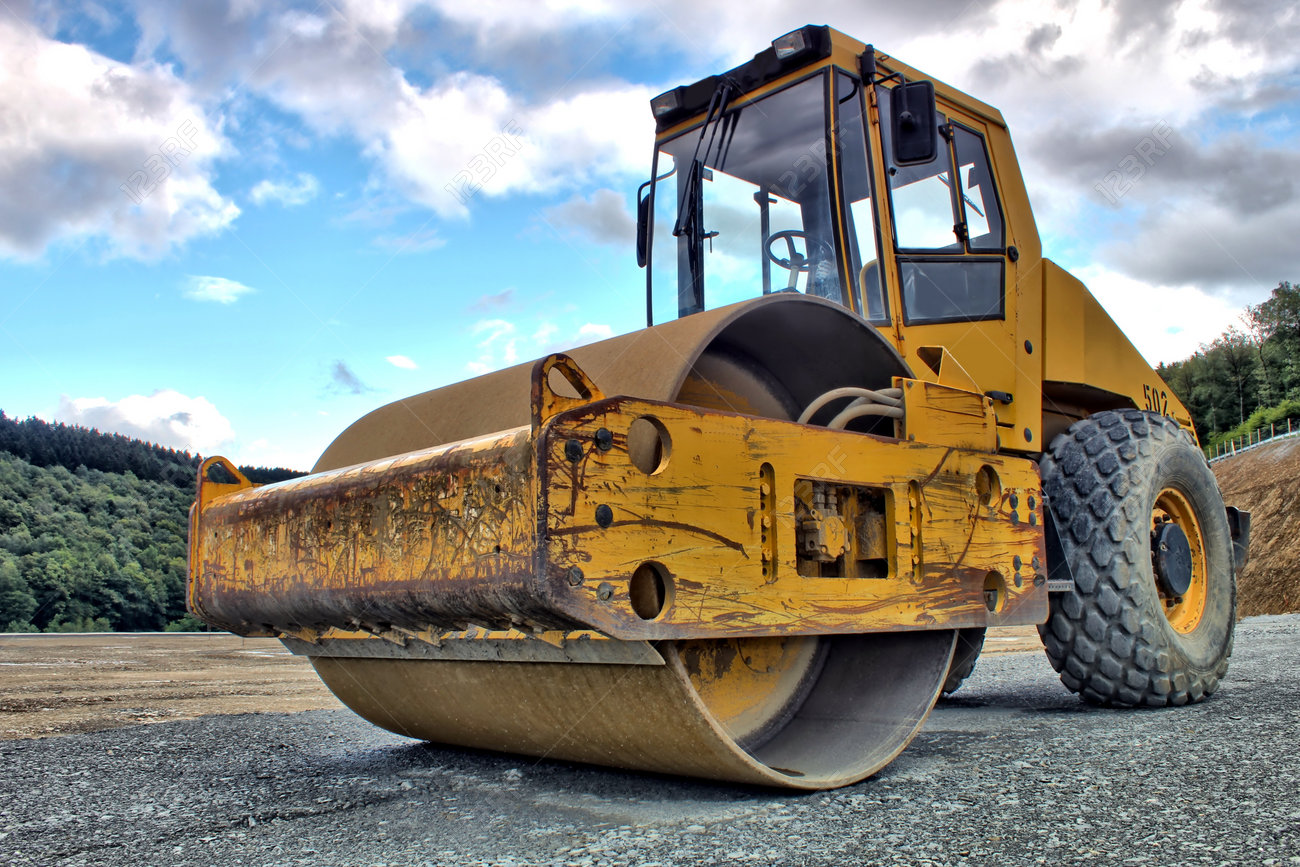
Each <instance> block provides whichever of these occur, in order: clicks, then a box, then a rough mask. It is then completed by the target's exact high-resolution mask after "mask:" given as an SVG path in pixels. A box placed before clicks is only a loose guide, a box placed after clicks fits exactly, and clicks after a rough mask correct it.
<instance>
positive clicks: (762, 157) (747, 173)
mask: <svg viewBox="0 0 1300 867" xmlns="http://www.w3.org/2000/svg"><path fill="white" fill-rule="evenodd" d="M825 90H826V77H825V76H824V75H815V76H813V77H811V78H807V79H804V80H803V81H801V82H799V83H797V84H793V85H790V86H789V87H786V88H783V89H782V90H779V91H776V92H775V93H772V94H769V95H768V96H765V97H763V98H762V99H759V100H756V101H753V102H749V103H745V104H743V105H740V106H739V107H736V108H728V109H726V110H725V111H722V112H721V113H720V114H719V115H718V116H717V117H716V118H715V119H713V120H712V121H711V122H710V123H708V124H707V126H705V127H703V128H701V127H695V128H693V129H690V130H687V131H686V132H684V133H682V134H681V135H678V136H677V137H675V138H672V139H669V140H668V141H666V142H663V143H662V144H661V145H660V147H659V152H658V154H657V157H656V166H655V174H656V176H657V181H656V189H655V192H654V236H653V247H652V255H651V257H650V267H651V269H652V278H651V279H652V287H653V290H652V313H653V317H654V321H655V322H664V321H667V320H669V319H675V318H677V317H679V316H685V315H688V314H690V313H696V312H699V311H700V310H706V309H713V308H715V307H721V306H723V305H725V304H732V303H734V302H737V301H743V300H745V299H747V298H753V297H755V296H756V295H759V294H768V293H771V292H782V291H790V292H804V293H807V294H810V295H817V296H820V297H822V298H828V299H831V300H833V301H836V302H838V303H840V304H846V305H847V301H846V299H845V297H844V291H843V287H842V286H841V281H840V273H839V265H838V260H837V257H836V253H835V241H834V228H833V227H834V221H833V219H832V210H831V195H830V185H829V184H830V172H829V171H828V168H827V147H826V94H825Z"/></svg>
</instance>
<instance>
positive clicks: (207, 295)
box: [184, 276, 257, 304]
mask: <svg viewBox="0 0 1300 867" xmlns="http://www.w3.org/2000/svg"><path fill="white" fill-rule="evenodd" d="M256 291H257V290H256V289H254V288H253V287H251V286H245V285H244V284H243V283H239V282H237V281H235V280H227V279H226V278H225V277H206V276H199V277H190V278H189V279H188V280H187V281H186V285H185V290H184V294H185V297H186V298H189V299H190V300H192V301H213V302H216V303H217V304H234V303H235V301H237V300H238V299H239V296H241V295H247V294H248V293H250V292H256Z"/></svg>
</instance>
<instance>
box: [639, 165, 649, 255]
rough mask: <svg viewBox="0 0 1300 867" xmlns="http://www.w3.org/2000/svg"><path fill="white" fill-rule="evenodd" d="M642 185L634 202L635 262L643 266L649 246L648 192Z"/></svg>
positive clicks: (646, 185)
mask: <svg viewBox="0 0 1300 867" xmlns="http://www.w3.org/2000/svg"><path fill="white" fill-rule="evenodd" d="M648 186H650V185H649V184H648V183H647V184H645V185H643V186H642V187H641V190H640V195H638V196H637V203H636V264H637V266H638V267H641V268H644V267H645V263H646V253H647V251H648V250H649V247H650V193H649V191H647V190H646V187H648Z"/></svg>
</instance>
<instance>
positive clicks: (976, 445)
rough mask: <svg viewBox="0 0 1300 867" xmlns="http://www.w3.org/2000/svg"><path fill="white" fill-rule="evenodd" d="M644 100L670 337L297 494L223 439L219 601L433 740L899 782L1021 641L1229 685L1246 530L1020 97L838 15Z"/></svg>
mask: <svg viewBox="0 0 1300 867" xmlns="http://www.w3.org/2000/svg"><path fill="white" fill-rule="evenodd" d="M650 110H651V112H652V113H653V116H654V119H655V123H656V135H655V142H654V149H653V154H652V157H651V161H650V172H649V175H648V180H647V181H646V182H645V183H644V184H642V185H641V187H640V188H639V189H638V190H637V193H636V197H635V202H636V213H637V226H638V228H637V235H636V243H635V255H636V257H637V260H638V263H639V264H640V265H641V266H642V267H643V268H644V269H645V273H646V285H645V293H646V315H647V320H648V322H647V327H646V328H644V329H642V330H640V331H635V332H633V333H629V334H624V335H622V336H618V337H614V338H612V339H609V340H605V341H603V342H599V343H593V344H589V345H585V346H579V347H576V348H573V349H572V350H570V351H568V352H564V353H554V354H551V355H548V356H546V357H545V358H541V359H537V360H536V361H533V362H530V363H526V364H521V365H518V366H515V367H511V368H509V369H505V370H500V371H497V372H494V373H489V374H486V375H483V376H479V377H477V378H475V379H471V380H468V381H465V382H461V383H458V384H454V385H450V386H447V387H444V388H439V389H435V390H432V391H427V392H425V393H423V394H417V395H415V396H412V397H408V398H406V399H403V400H398V401H396V402H394V403H390V404H388V405H386V406H381V407H379V408H377V409H375V410H374V411H373V412H371V413H369V414H368V415H366V416H364V417H362V418H361V419H359V420H358V421H356V422H355V423H353V424H352V425H351V426H349V427H348V428H347V429H346V430H344V431H343V432H342V433H341V434H340V435H339V436H338V438H337V439H336V440H335V441H334V442H333V443H332V444H331V445H330V446H329V447H328V448H327V449H326V450H325V453H324V454H322V455H321V457H320V459H319V460H318V461H317V463H316V465H315V466H314V467H313V469H312V472H311V473H310V474H309V475H306V476H303V477H301V478H297V479H293V480H289V481H285V482H280V483H277V484H270V485H264V486H257V485H253V484H251V483H250V482H249V481H248V480H247V479H245V478H244V477H243V476H241V475H240V473H239V471H238V470H237V469H236V467H235V465H234V464H233V463H232V462H231V461H229V460H227V459H225V458H222V457H213V458H210V459H208V460H206V461H204V462H203V464H202V466H201V468H200V471H199V487H198V493H197V499H196V502H195V504H194V507H193V510H192V512H191V527H190V567H189V569H190V572H189V574H190V583H189V591H188V593H189V595H188V603H189V606H190V609H191V610H192V611H193V612H194V613H195V614H196V615H197V616H199V617H201V618H202V619H203V620H205V621H207V622H208V623H210V624H213V625H214V626H217V627H220V628H223V629H227V630H230V631H231V632H234V633H237V634H240V635H246V636H253V635H257V636H275V637H278V638H279V639H280V640H281V641H283V642H284V644H285V645H286V646H287V647H288V648H289V649H290V650H292V651H293V652H294V653H296V654H302V655H304V656H306V657H307V658H308V659H309V660H310V661H311V664H312V665H313V666H314V667H315V669H316V671H317V672H318V674H319V675H320V677H321V679H322V680H323V681H324V682H325V683H326V684H327V685H328V687H329V688H330V689H331V690H332V691H333V692H334V694H335V695H337V696H338V697H339V699H340V700H341V701H342V702H343V703H344V704H346V705H347V706H348V707H350V708H351V709H352V710H354V711H355V712H356V713H358V714H360V715H361V716H362V717H364V718H366V719H367V720H370V721H371V722H373V723H374V724H376V725H378V726H382V727H384V728H386V729H389V730H391V731H394V732H397V733H400V734H402V735H408V736H410V737H413V738H419V739H425V740H428V741H432V742H435V743H439V744H448V745H459V746H464V747H471V748H481V749H487V750H497V751H503V752H509V753H519V754H526V755H529V756H535V757H539V758H542V759H559V760H568V761H578V762H589V763H595V764H600V765H608V766H613V767H616V768H622V769H631V770H636V771H648V772H657V773H669V774H681V775H688V776H694V777H702V778H710V779H715V780H724V781H732V782H736V783H742V784H757V785H765V786H779V787H789V788H795V789H823V788H831V787H836V786H842V785H847V784H851V783H855V782H858V781H860V780H862V779H864V778H866V777H868V776H869V775H871V774H873V773H874V772H876V771H878V770H879V769H881V768H882V767H884V766H885V765H886V764H887V763H888V762H890V761H891V760H892V759H893V758H894V757H895V756H896V755H898V754H899V752H900V751H901V750H903V748H904V747H905V746H906V745H907V743H908V742H909V741H910V740H911V738H912V737H913V736H915V735H916V733H917V731H918V730H919V729H920V727H921V726H922V724H923V722H924V721H925V719H926V716H927V714H928V713H929V711H930V710H931V708H932V707H933V706H934V704H935V702H936V701H937V700H938V699H939V698H940V696H941V694H944V693H949V692H952V691H953V690H955V689H957V688H958V687H959V686H960V684H961V680H962V679H963V678H964V677H965V676H966V675H967V674H969V673H970V671H971V669H972V667H973V666H974V665H975V661H976V659H977V657H978V654H979V651H980V645H981V644H982V642H983V638H984V634H985V630H987V629H988V628H990V627H998V626H1017V625H1020V626H1023V625H1030V624H1033V625H1036V626H1037V627H1038V630H1039V633H1040V635H1041V637H1042V640H1043V644H1044V648H1045V650H1046V653H1047V655H1048V657H1049V658H1050V660H1051V662H1052V665H1053V666H1054V667H1055V668H1056V670H1057V671H1058V672H1059V673H1060V678H1061V681H1062V682H1063V683H1064V685H1065V686H1066V687H1068V688H1069V689H1071V690H1074V691H1076V692H1078V693H1079V694H1080V695H1081V696H1082V698H1083V699H1084V700H1086V701H1088V702H1091V703H1093V704H1098V705H1104V706H1126V707H1161V706H1166V705H1181V704H1188V703H1193V702H1197V701H1200V700H1202V699H1204V698H1205V697H1206V696H1208V695H1210V694H1211V693H1212V692H1214V690H1215V688H1216V686H1217V685H1218V683H1219V681H1220V679H1221V678H1222V677H1223V675H1224V672H1225V670H1226V667H1227V662H1228V658H1229V655H1230V654H1231V651H1232V636H1233V623H1234V620H1235V608H1236V591H1235V577H1234V576H1235V573H1236V571H1237V570H1238V569H1240V568H1241V566H1242V565H1243V563H1244V562H1245V558H1246V554H1247V549H1248V543H1249V529H1250V520H1249V515H1248V514H1246V513H1245V512H1242V511H1239V510H1236V509H1231V508H1228V507H1226V506H1225V505H1224V503H1223V500H1222V497H1221V495H1220V492H1219V489H1218V487H1217V485H1216V483H1215V480H1214V476H1213V475H1212V474H1211V472H1210V470H1209V467H1208V465H1207V463H1206V461H1205V458H1204V456H1203V455H1202V452H1201V450H1200V448H1199V446H1198V443H1197V440H1196V433H1195V431H1194V430H1193V426H1192V422H1191V417H1190V414H1189V413H1188V411H1187V409H1186V408H1185V407H1184V406H1183V405H1182V404H1181V403H1180V402H1179V400H1178V398H1177V397H1176V396H1175V395H1174V394H1172V393H1171V391H1170V390H1169V389H1168V387H1167V386H1166V385H1165V384H1164V383H1163V382H1161V380H1160V378H1159V377H1158V376H1157V375H1156V374H1155V373H1154V371H1152V369H1151V367H1150V366H1149V365H1148V364H1147V363H1146V362H1145V361H1144V360H1143V359H1142V356H1141V355H1140V354H1139V353H1138V352H1137V350H1136V349H1135V348H1134V347H1133V345H1132V344H1131V343H1130V342H1129V341H1128V340H1127V339H1126V338H1125V336H1124V335H1123V334H1122V333H1121V331H1120V330H1119V329H1118V327H1117V326H1116V325H1115V324H1114V322H1113V321H1112V320H1111V319H1110V318H1109V317H1108V316H1107V314H1106V313H1105V311H1104V310H1103V309H1102V307H1101V306H1100V305H1099V304H1098V303H1097V301H1096V300H1094V298H1093V296H1092V295H1091V294H1090V293H1089V292H1088V290H1087V289H1086V288H1085V287H1084V286H1083V284H1082V283H1080V281H1078V280H1077V279H1075V278H1074V277H1072V276H1070V275H1069V274H1068V273H1067V272H1066V271H1065V270H1063V269H1062V268H1061V267H1059V266H1057V265H1056V264H1054V263H1053V262H1051V261H1050V260H1048V259H1046V258H1044V257H1043V254H1042V248H1041V244H1040V241H1039V236H1038V232H1037V229H1036V227H1035V224H1034V219H1033V214H1032V212H1031V210H1030V204H1029V199H1028V196H1027V194H1026V190H1025V185H1024V181H1023V179H1022V177H1021V173H1020V170H1019V167H1018V164H1017V161H1016V155H1015V151H1014V150H1013V148H1012V143H1011V138H1010V136H1009V134H1008V131H1007V127H1006V124H1005V123H1004V121H1003V119H1002V116H1001V114H1000V113H999V112H998V111H997V110H996V109H994V108H992V107H991V106H989V105H986V104H985V103H983V102H980V101H979V100H977V99H974V98H972V97H970V96H968V95H966V94H964V93H961V92H960V91H958V90H956V89H954V88H953V87H950V86H948V85H946V84H944V83H942V82H939V81H936V80H934V79H932V78H930V77H928V76H926V75H924V74H922V73H921V72H918V71H917V70H915V69H913V68H911V67H909V66H907V65H905V64H903V63H901V62H899V61H898V60H896V59H894V58H893V57H891V56H889V55H887V54H885V53H883V52H881V51H879V50H876V49H875V48H874V47H872V46H870V45H866V44H864V43H862V42H859V41H857V40H855V39H852V38H850V37H848V36H846V35H844V34H841V33H839V32H837V31H835V30H832V29H830V28H828V27H823V26H807V27H803V28H801V29H799V30H795V31H793V32H791V33H787V34H785V35H783V36H780V37H779V38H777V39H776V40H774V41H773V42H772V43H771V44H770V45H769V46H768V47H766V48H764V49H763V50H762V51H761V52H759V53H758V54H756V55H755V56H754V58H753V59H752V60H750V61H748V62H746V63H744V64H742V65H740V66H738V67H736V68H735V69H732V70H730V71H728V72H725V73H723V74H720V75H715V76H710V77H708V78H705V79H703V80H701V81H697V82H694V83H692V84H688V85H684V86H681V87H677V88H675V89H673V90H670V91H667V92H666V93H663V94H660V95H659V96H657V97H655V98H654V99H653V100H652V101H651V104H650ZM629 192H630V191H629ZM632 254H633V251H632V250H629V255H632ZM635 291H636V292H638V294H639V292H640V287H637V288H636V289H635ZM638 303H639V302H638ZM989 724H990V726H996V725H998V723H997V722H996V721H994V720H990V723H989Z"/></svg>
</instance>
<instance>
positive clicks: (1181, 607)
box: [1151, 488, 1209, 635]
mask: <svg viewBox="0 0 1300 867" xmlns="http://www.w3.org/2000/svg"><path fill="white" fill-rule="evenodd" d="M1151 520H1152V530H1154V529H1155V528H1156V527H1158V526H1159V525H1160V524H1161V523H1163V522H1166V521H1173V522H1174V523H1176V524H1177V525H1178V526H1179V528H1181V529H1182V531H1183V533H1184V534H1186V536H1187V543H1188V546H1189V547H1190V548H1191V552H1192V580H1191V583H1190V585H1188V588H1187V592H1186V593H1184V594H1183V595H1182V596H1176V597H1175V596H1171V595H1170V594H1168V593H1166V592H1165V591H1164V590H1163V589H1162V588H1161V587H1160V586H1159V582H1157V585H1156V589H1157V591H1158V593H1159V594H1160V601H1161V603H1162V604H1163V605H1164V612H1165V618H1166V619H1167V620H1168V621H1169V625H1170V626H1172V627H1173V628H1174V630H1175V631H1177V632H1181V633H1183V634H1184V635H1187V634H1189V633H1191V632H1194V631H1196V627H1197V626H1199V625H1200V624H1201V618H1202V616H1204V614H1205V605H1206V601H1207V599H1208V596H1209V581H1208V580H1207V576H1206V568H1207V567H1206V559H1205V537H1204V536H1203V535H1202V533H1201V525H1200V523H1199V522H1198V521H1197V520H1196V512H1195V510H1194V509H1192V504H1191V503H1189V502H1188V501H1187V497H1186V496H1185V495H1184V494H1183V493H1182V492H1181V491H1179V490H1177V489H1175V488H1165V489H1164V490H1162V491H1161V492H1160V494H1159V495H1158V496H1157V497H1156V503H1155V508H1154V509H1153V510H1152V515H1151Z"/></svg>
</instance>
